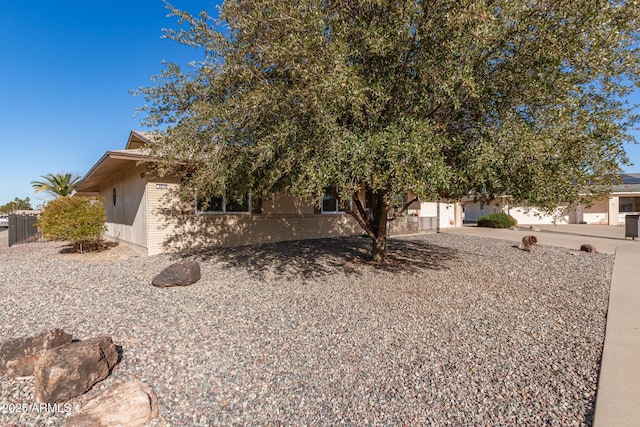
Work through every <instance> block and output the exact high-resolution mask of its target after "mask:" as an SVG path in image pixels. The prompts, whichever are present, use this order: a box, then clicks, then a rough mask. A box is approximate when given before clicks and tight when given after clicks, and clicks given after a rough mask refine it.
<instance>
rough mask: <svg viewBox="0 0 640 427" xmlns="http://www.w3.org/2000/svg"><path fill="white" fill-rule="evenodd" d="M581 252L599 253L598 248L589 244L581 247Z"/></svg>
mask: <svg viewBox="0 0 640 427" xmlns="http://www.w3.org/2000/svg"><path fill="white" fill-rule="evenodd" d="M580 250H581V251H584V252H593V253H598V251H597V250H596V247H595V246H593V245H591V244H589V243H585V244H584V245H580Z"/></svg>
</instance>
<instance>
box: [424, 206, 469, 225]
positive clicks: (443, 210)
mask: <svg viewBox="0 0 640 427" xmlns="http://www.w3.org/2000/svg"><path fill="white" fill-rule="evenodd" d="M418 216H419V217H421V218H425V217H429V218H438V202H421V203H420V211H419V213H418ZM436 224H437V223H436ZM461 226H462V205H460V203H444V202H440V228H448V227H461ZM434 228H435V227H434Z"/></svg>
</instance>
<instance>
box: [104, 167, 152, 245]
mask: <svg viewBox="0 0 640 427" xmlns="http://www.w3.org/2000/svg"><path fill="white" fill-rule="evenodd" d="M145 172H146V167H145V166H143V165H140V166H132V167H130V168H127V169H124V170H123V171H122V172H120V173H117V174H114V175H112V176H111V178H110V179H109V180H107V181H105V182H104V183H103V184H101V185H100V190H99V193H100V196H102V197H104V198H105V213H106V216H107V223H106V226H107V231H106V232H105V236H106V237H109V238H111V239H114V240H117V241H121V242H126V243H128V244H129V245H131V246H133V247H134V248H135V249H138V250H140V251H143V252H146V247H147V232H146V228H147V217H146V194H145V190H146V185H145V184H146V180H145V178H144V174H145ZM141 174H143V175H142V176H141ZM114 190H115V204H114V201H113V200H114V197H113V194H114Z"/></svg>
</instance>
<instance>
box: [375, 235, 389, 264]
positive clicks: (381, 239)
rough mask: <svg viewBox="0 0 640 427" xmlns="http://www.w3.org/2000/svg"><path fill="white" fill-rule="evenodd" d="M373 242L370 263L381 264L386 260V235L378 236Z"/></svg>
mask: <svg viewBox="0 0 640 427" xmlns="http://www.w3.org/2000/svg"><path fill="white" fill-rule="evenodd" d="M372 240H373V250H372V251H371V261H372V262H374V263H381V262H384V260H385V259H386V258H387V234H386V233H385V234H383V235H382V236H378V237H376V238H375V239H372Z"/></svg>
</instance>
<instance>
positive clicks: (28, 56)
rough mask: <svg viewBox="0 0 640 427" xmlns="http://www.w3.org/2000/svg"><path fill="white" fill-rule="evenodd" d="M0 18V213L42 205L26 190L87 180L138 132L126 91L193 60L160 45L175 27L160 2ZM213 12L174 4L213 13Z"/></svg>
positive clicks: (23, 4) (122, 1) (193, 54)
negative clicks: (44, 182) (46, 182)
mask: <svg viewBox="0 0 640 427" xmlns="http://www.w3.org/2000/svg"><path fill="white" fill-rule="evenodd" d="M2 3H3V4H2V12H1V13H0V52H1V53H0V148H1V149H0V158H1V159H2V162H1V166H0V205H3V204H5V203H7V202H9V201H11V200H13V199H14V198H15V197H20V198H25V197H29V198H30V199H31V201H32V206H33V207H36V205H37V204H39V203H42V202H44V201H45V200H47V198H46V197H44V196H42V195H40V194H38V195H34V194H33V191H32V189H31V185H30V182H31V181H33V180H38V179H40V176H41V175H45V174H47V173H59V172H72V173H76V174H78V175H84V173H86V172H87V171H88V170H89V169H90V168H91V166H93V164H94V163H95V162H96V161H98V159H100V157H101V156H102V155H103V154H104V153H105V151H107V150H114V149H122V148H124V145H125V144H126V141H127V138H128V136H129V132H130V131H131V130H133V129H143V128H141V126H140V124H139V123H140V117H136V118H134V117H133V116H134V114H135V110H136V108H138V107H140V106H142V105H144V99H143V98H141V97H134V96H132V95H130V94H129V90H131V89H136V88H138V87H139V86H149V85H151V84H152V82H151V80H150V77H151V76H152V75H153V74H157V73H159V72H160V71H161V70H162V61H163V60H167V61H171V62H177V63H186V62H188V61H190V60H194V59H199V57H198V51H196V50H194V49H192V48H189V47H185V46H181V45H179V44H178V43H176V42H173V41H171V40H166V39H161V37H162V34H163V33H162V28H172V27H175V26H176V20H175V18H167V14H168V10H167V9H165V6H164V3H163V2H162V0H111V1H108V2H103V1H97V2H94V1H86V0H82V1H80V0H65V1H55V2H53V1H43V0H36V1H29V0H20V1H5V2H2ZM218 3H219V2H217V1H212V0H200V1H198V0H175V1H173V2H172V4H174V5H175V6H176V7H178V8H181V9H186V10H189V11H191V12H193V13H198V12H199V11H201V10H203V9H206V10H208V11H210V12H211V13H214V12H215V7H216V5H217V4H218Z"/></svg>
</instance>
